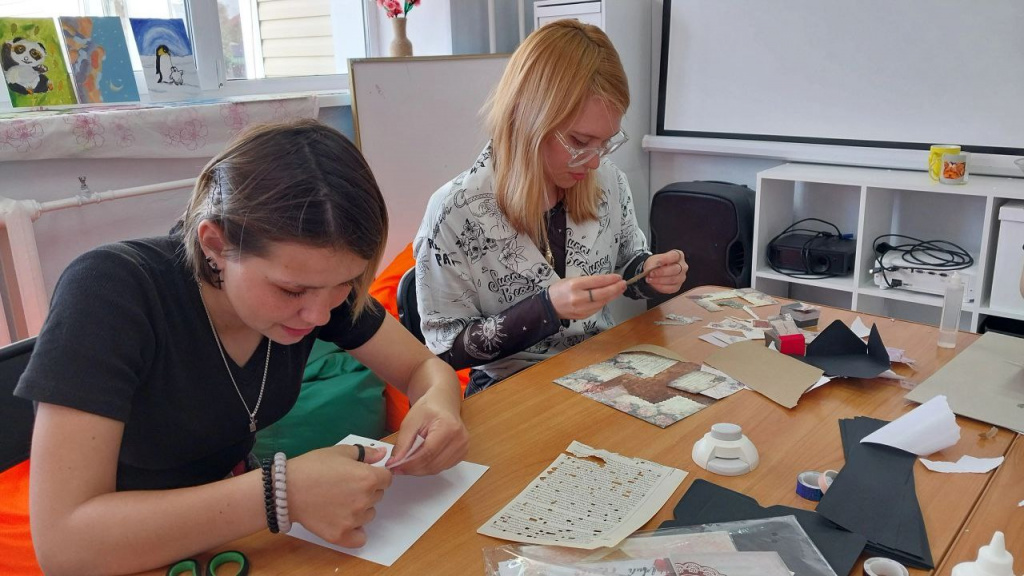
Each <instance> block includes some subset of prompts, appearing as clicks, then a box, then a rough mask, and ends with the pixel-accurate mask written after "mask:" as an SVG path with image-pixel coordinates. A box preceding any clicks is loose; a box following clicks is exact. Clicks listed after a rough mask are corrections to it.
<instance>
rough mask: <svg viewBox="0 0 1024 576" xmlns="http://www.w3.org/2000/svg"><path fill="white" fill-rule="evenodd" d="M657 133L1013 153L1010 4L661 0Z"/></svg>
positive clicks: (1015, 75) (1020, 16)
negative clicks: (950, 146) (943, 146)
mask: <svg viewBox="0 0 1024 576" xmlns="http://www.w3.org/2000/svg"><path fill="white" fill-rule="evenodd" d="M661 42H662V53H661V74H660V82H659V95H658V134H659V135H666V136H690V137H717V138H733V139H742V140H773V141H782V142H808V143H821V144H839V145H854V146H873V147H880V148H911V149H916V148H924V149H926V148H927V147H928V146H929V145H930V144H946V143H949V144H960V145H962V146H964V148H965V150H970V151H973V152H984V153H990V154H1011V155H1024V1H1022V0H982V1H962V0H929V1H927V2H915V1H909V0H904V1H899V0H897V1H893V0H857V1H856V2H850V1H849V0H664V18H663V21H662V39H661Z"/></svg>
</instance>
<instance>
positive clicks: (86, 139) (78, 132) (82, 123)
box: [65, 114, 104, 148]
mask: <svg viewBox="0 0 1024 576" xmlns="http://www.w3.org/2000/svg"><path fill="white" fill-rule="evenodd" d="M73 118H74V120H73V121H74V127H73V128H72V130H71V131H72V132H73V133H74V135H75V141H76V142H78V145H79V146H84V147H85V148H99V147H100V146H103V142H104V138H103V132H104V128H103V125H102V124H100V123H99V120H97V119H95V118H92V117H90V116H87V115H85V114H76V115H75V116H74V117H73ZM66 121H67V118H65V122H66Z"/></svg>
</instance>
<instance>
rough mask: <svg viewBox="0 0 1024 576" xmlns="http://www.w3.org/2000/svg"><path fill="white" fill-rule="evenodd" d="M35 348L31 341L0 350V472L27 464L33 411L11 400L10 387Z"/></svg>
mask: <svg viewBox="0 0 1024 576" xmlns="http://www.w3.org/2000/svg"><path fill="white" fill-rule="evenodd" d="M35 345H36V339H35V338H34V337H33V338H29V339H27V340H22V341H21V342H15V343H14V344H11V345H9V346H4V347H3V348H0V423H2V426H3V434H0V472H3V471H5V470H7V469H8V468H11V467H13V466H14V465H16V464H20V463H22V462H24V461H25V460H27V459H28V454H29V447H30V446H31V445H32V425H33V423H34V422H35V417H36V415H35V410H34V409H33V407H32V402H29V401H28V400H24V399H22V398H17V397H15V396H14V387H15V386H17V385H18V379H19V378H21V374H22V373H23V372H24V371H25V367H26V366H28V359H29V357H30V356H31V355H32V349H33V348H34V347H35Z"/></svg>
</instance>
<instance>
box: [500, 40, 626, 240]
mask: <svg viewBox="0 0 1024 576" xmlns="http://www.w3.org/2000/svg"><path fill="white" fill-rule="evenodd" d="M591 96H597V97H598V98H600V99H602V100H603V101H604V102H605V103H606V104H607V105H608V106H610V107H612V108H613V109H615V110H618V111H619V112H620V113H625V111H626V109H627V108H629V85H628V83H627V81H626V72H625V70H623V68H622V62H621V61H620V60H619V54H618V52H616V51H615V47H614V46H612V42H611V40H609V39H608V36H607V35H606V34H605V33H604V32H602V31H601V29H600V28H598V27H596V26H592V25H590V24H584V23H582V22H579V21H577V20H558V21H555V22H552V23H550V24H547V25H545V26H542V27H541V28H538V29H537V30H535V31H534V32H533V33H532V34H530V36H529V37H527V38H526V40H525V41H524V42H523V43H522V44H521V45H520V46H519V48H518V49H517V50H516V51H515V53H514V54H512V58H511V59H510V60H509V63H508V66H507V67H506V68H505V72H504V74H503V75H502V77H501V81H500V82H499V83H498V86H497V88H496V89H495V91H494V93H493V94H492V95H491V97H490V99H489V100H488V102H487V105H486V107H485V110H486V111H487V127H488V131H489V132H490V136H491V145H492V149H493V152H494V157H493V165H494V182H495V185H494V189H495V195H496V196H497V201H498V207H499V208H500V209H501V211H502V213H503V214H504V215H505V217H506V218H508V221H509V223H510V224H511V225H512V227H513V228H515V229H516V230H517V231H519V232H521V233H525V234H527V235H528V236H529V237H530V238H531V239H533V241H534V242H535V243H537V244H538V245H540V243H541V240H540V239H541V238H543V237H544V227H545V225H544V212H545V210H546V208H547V205H546V200H545V193H544V190H545V181H544V159H543V157H542V153H541V151H542V148H541V144H542V143H543V141H544V139H545V138H547V137H549V136H551V134H552V133H553V132H554V131H555V129H556V128H557V127H559V126H561V125H562V124H564V123H566V122H568V121H571V120H572V119H573V118H575V117H576V116H577V115H578V114H579V113H580V111H581V110H582V108H583V105H584V104H585V103H586V100H587V99H588V98H590V97H591ZM599 200H600V190H598V187H597V183H596V181H595V177H594V175H593V174H590V175H589V176H588V177H587V178H586V179H584V180H583V181H581V182H579V183H578V184H576V185H574V186H573V187H572V188H571V189H570V190H568V191H567V192H566V195H565V206H566V210H567V211H568V213H569V214H572V215H573V218H574V219H576V220H577V221H581V222H582V221H587V220H594V219H595V218H597V208H598V201H599Z"/></svg>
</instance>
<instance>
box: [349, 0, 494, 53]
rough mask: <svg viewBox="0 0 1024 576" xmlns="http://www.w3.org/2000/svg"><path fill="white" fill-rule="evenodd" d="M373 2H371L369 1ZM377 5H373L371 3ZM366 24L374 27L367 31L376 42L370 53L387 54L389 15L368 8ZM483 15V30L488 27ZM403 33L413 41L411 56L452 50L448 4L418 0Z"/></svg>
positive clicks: (391, 34) (392, 34)
mask: <svg viewBox="0 0 1024 576" xmlns="http://www.w3.org/2000/svg"><path fill="white" fill-rule="evenodd" d="M371 4H372V3H371ZM374 6H376V5H374ZM366 20H367V26H368V27H369V26H372V27H374V31H373V32H371V33H370V34H369V37H370V41H371V42H375V44H376V45H375V46H373V47H372V48H371V50H370V53H371V54H373V55H380V56H387V55H388V45H389V44H391V39H392V38H394V33H393V31H392V29H391V28H392V24H391V19H390V18H388V17H387V16H386V15H385V14H384V10H383V9H381V8H376V9H371V11H370V12H369V13H367V18H366ZM486 22H487V20H486V17H485V19H484V31H485V32H486V30H487V23H486ZM405 33H406V35H407V36H408V37H409V41H410V42H412V53H413V55H414V56H444V55H448V54H451V53H452V15H451V6H450V5H449V2H447V1H446V0H427V1H426V2H421V3H420V5H419V6H416V7H415V8H413V9H412V11H410V12H409V21H408V22H407V23H406V31H405ZM374 39H375V40H374Z"/></svg>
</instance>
